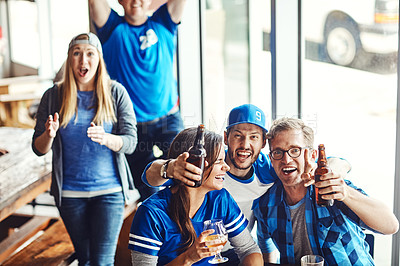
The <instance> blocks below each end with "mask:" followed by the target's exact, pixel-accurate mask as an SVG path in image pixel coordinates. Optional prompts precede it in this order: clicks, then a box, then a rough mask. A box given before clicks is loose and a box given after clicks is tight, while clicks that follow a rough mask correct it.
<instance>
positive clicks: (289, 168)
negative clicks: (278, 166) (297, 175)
mask: <svg viewBox="0 0 400 266" xmlns="http://www.w3.org/2000/svg"><path fill="white" fill-rule="evenodd" d="M296 170H297V168H296V167H285V168H282V172H283V173H284V174H285V175H288V174H291V173H293V172H295V171H296Z"/></svg>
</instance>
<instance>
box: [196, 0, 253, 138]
mask: <svg viewBox="0 0 400 266" xmlns="http://www.w3.org/2000/svg"><path fill="white" fill-rule="evenodd" d="M248 2H249V1H248V0H207V1H206V10H205V16H204V20H205V31H204V32H205V36H204V56H203V63H204V93H203V97H204V106H203V108H204V118H205V119H204V120H205V121H204V122H205V124H206V126H207V127H208V128H210V129H212V130H215V131H217V132H219V133H223V131H224V125H225V121H226V116H227V114H228V113H229V111H230V109H232V108H233V107H235V106H238V105H240V104H243V103H248V102H249V18H248V7H249V3H248Z"/></svg>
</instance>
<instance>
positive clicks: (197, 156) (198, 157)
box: [186, 125, 207, 187]
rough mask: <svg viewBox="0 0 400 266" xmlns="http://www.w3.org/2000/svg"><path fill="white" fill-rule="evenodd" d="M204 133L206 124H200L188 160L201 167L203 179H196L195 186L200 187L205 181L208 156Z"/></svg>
mask: <svg viewBox="0 0 400 266" xmlns="http://www.w3.org/2000/svg"><path fill="white" fill-rule="evenodd" d="M204 133H205V127H204V125H199V126H198V127H197V134H196V139H195V140H194V144H193V146H192V147H190V149H189V151H188V152H189V158H188V159H187V160H186V161H187V162H189V163H191V164H194V165H196V166H197V167H199V168H200V169H201V179H200V181H194V183H195V184H194V186H193V187H199V186H201V184H202V182H203V171H204V160H205V158H206V156H207V153H206V149H205V148H204Z"/></svg>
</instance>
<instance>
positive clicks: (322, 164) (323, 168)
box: [315, 144, 333, 207]
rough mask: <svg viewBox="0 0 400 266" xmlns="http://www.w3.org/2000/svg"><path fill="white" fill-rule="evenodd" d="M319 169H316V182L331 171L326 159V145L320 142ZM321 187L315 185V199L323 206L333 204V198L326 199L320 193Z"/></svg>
mask: <svg viewBox="0 0 400 266" xmlns="http://www.w3.org/2000/svg"><path fill="white" fill-rule="evenodd" d="M317 165H318V167H317V169H316V170H315V183H317V182H319V181H320V180H321V179H320V178H321V175H324V174H326V173H329V172H331V169H330V168H329V167H328V161H327V159H326V154H325V145H324V144H320V145H319V146H318V162H317ZM318 191H319V188H317V187H315V200H316V201H317V204H318V205H320V206H323V207H327V206H332V205H333V200H332V199H330V200H325V199H323V198H322V197H321V195H320V194H319V192H318Z"/></svg>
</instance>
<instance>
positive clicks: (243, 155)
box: [236, 151, 251, 161]
mask: <svg viewBox="0 0 400 266" xmlns="http://www.w3.org/2000/svg"><path fill="white" fill-rule="evenodd" d="M236 156H237V157H238V159H239V160H241V161H244V160H246V159H247V158H249V157H250V156H251V152H248V151H238V152H237V153H236Z"/></svg>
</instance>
